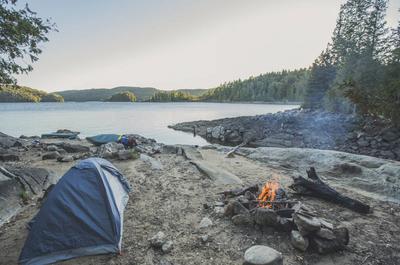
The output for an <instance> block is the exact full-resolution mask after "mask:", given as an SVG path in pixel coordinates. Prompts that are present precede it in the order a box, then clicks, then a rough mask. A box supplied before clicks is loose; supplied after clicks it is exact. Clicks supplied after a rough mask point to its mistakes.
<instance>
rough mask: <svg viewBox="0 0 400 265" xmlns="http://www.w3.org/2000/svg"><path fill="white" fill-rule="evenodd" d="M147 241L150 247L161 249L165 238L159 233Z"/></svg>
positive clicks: (165, 240) (162, 233)
mask: <svg viewBox="0 0 400 265" xmlns="http://www.w3.org/2000/svg"><path fill="white" fill-rule="evenodd" d="M149 241H150V245H151V246H152V247H155V248H161V247H162V246H163V245H164V244H165V243H166V242H167V237H166V235H165V234H164V232H162V231H160V232H158V233H157V234H156V235H154V236H153V237H152V238H150V239H149Z"/></svg>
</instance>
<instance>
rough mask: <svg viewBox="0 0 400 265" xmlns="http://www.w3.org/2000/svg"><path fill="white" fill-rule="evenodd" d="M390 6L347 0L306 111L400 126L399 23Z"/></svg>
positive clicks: (314, 73) (314, 70)
mask: <svg viewBox="0 0 400 265" xmlns="http://www.w3.org/2000/svg"><path fill="white" fill-rule="evenodd" d="M387 7H388V1H387V0H348V1H347V2H346V3H345V4H343V5H342V6H341V9H340V13H339V15H338V18H337V23H336V28H335V30H334V32H333V36H332V41H331V42H330V43H328V45H327V47H326V49H325V50H324V51H323V52H322V53H321V55H320V56H319V57H318V58H317V59H316V60H315V62H314V63H313V65H312V66H311V68H310V76H309V80H308V84H307V91H306V95H305V98H304V107H306V108H312V109H325V110H329V111H334V112H347V113H358V114H361V115H374V116H380V117H384V118H386V119H388V120H391V121H392V122H393V123H395V124H398V125H399V124H400V21H399V22H398V25H397V27H395V28H390V27H388V25H387V22H386V11H387Z"/></svg>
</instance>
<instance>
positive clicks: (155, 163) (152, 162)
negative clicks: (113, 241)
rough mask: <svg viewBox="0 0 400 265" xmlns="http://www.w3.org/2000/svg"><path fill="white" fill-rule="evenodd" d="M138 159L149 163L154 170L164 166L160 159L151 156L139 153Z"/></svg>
mask: <svg viewBox="0 0 400 265" xmlns="http://www.w3.org/2000/svg"><path fill="white" fill-rule="evenodd" d="M140 160H142V161H144V162H145V163H146V164H149V165H150V166H151V168H152V169H154V170H162V169H163V168H164V167H163V165H162V164H161V162H160V161H158V160H157V159H155V158H153V157H151V156H148V155H145V154H140Z"/></svg>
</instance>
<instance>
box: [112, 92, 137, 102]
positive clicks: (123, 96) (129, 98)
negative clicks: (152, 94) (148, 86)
mask: <svg viewBox="0 0 400 265" xmlns="http://www.w3.org/2000/svg"><path fill="white" fill-rule="evenodd" d="M106 101H107V102H135V101H136V96H135V94H133V93H132V92H129V91H125V92H121V93H118V94H114V95H112V96H111V97H110V98H109V99H107V100H106Z"/></svg>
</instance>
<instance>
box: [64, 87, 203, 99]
mask: <svg viewBox="0 0 400 265" xmlns="http://www.w3.org/2000/svg"><path fill="white" fill-rule="evenodd" d="M163 91H164V90H159V89H156V88H153V87H129V86H119V87H114V88H92V89H82V90H65V91H60V92H57V94H59V95H61V96H62V97H63V98H64V100H65V101H77V102H82V101H105V100H108V99H109V98H111V97H112V96H113V95H115V94H119V93H122V92H131V93H133V94H135V96H136V99H137V101H148V100H150V98H151V97H152V96H154V95H155V94H156V93H157V92H163ZM174 91H181V92H184V93H187V94H190V95H193V96H199V95H201V94H203V93H205V92H206V91H207V89H179V90H174Z"/></svg>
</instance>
